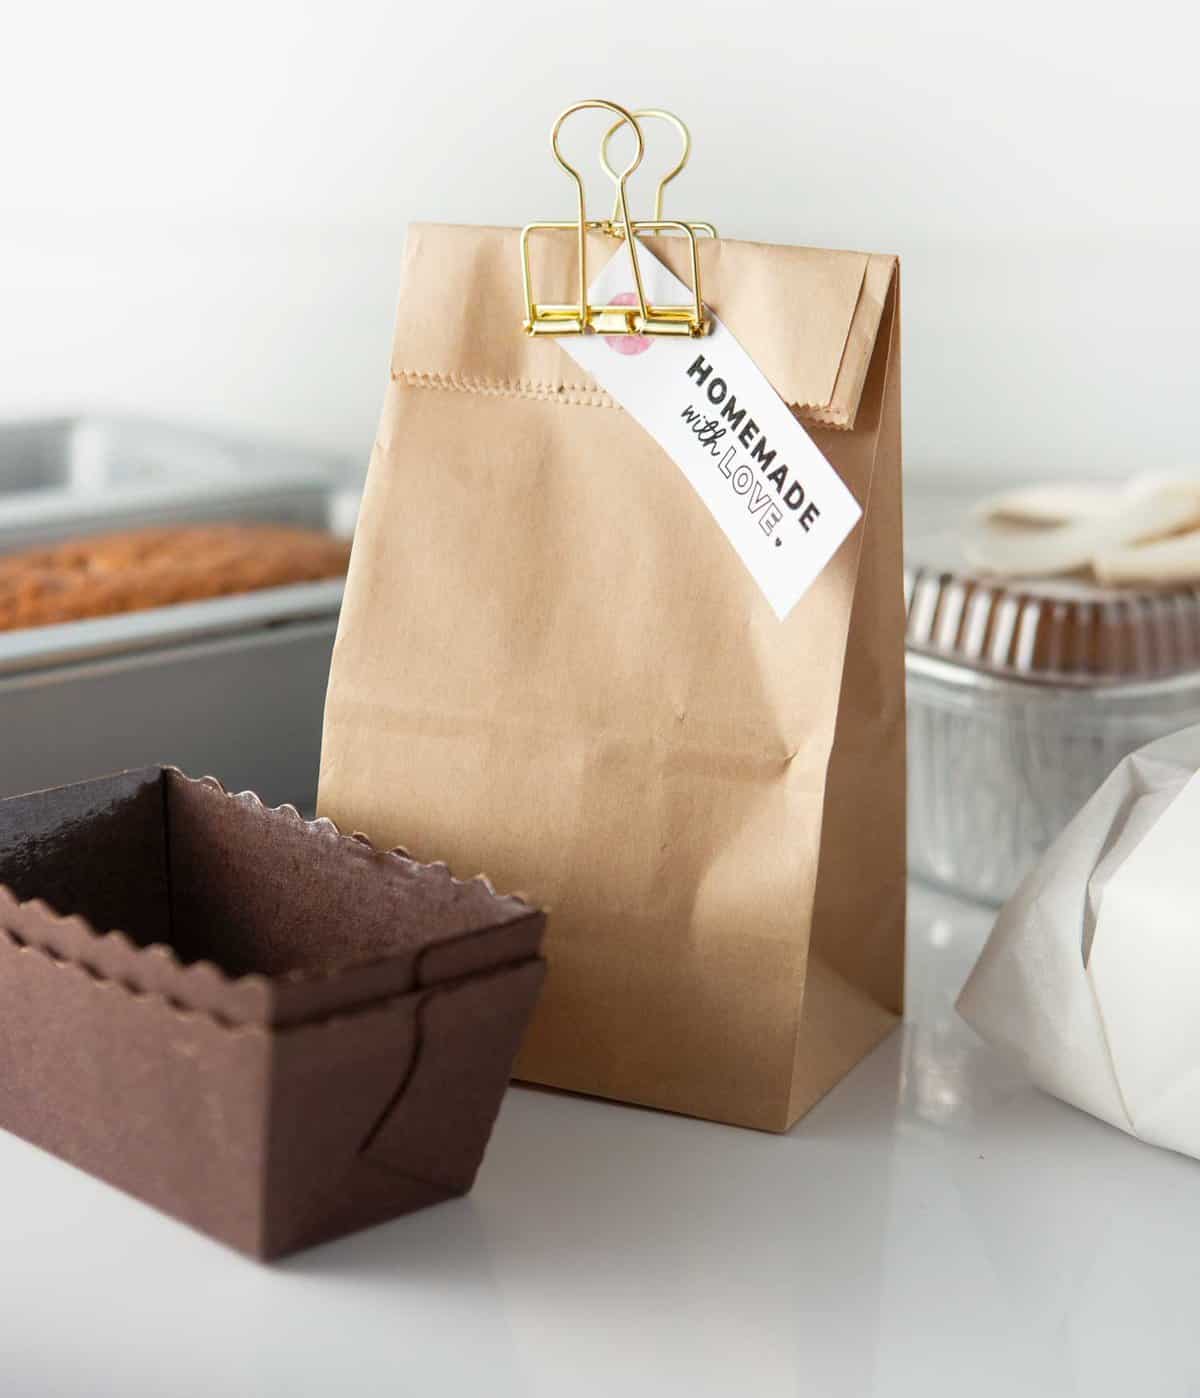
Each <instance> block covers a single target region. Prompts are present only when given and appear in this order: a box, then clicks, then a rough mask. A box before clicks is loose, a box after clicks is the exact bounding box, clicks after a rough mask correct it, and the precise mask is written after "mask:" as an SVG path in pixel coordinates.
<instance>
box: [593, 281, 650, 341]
mask: <svg viewBox="0 0 1200 1398" xmlns="http://www.w3.org/2000/svg"><path fill="white" fill-rule="evenodd" d="M637 303H638V299H637V294H636V293H635V292H632V291H622V292H620V293H619V294H618V295H616V296H614V297H613V298H612V301H611V302H610V303H609V304H610V305H613V306H636V305H637ZM604 343H605V344H606V345H607V346H608V347H609V349H611V350H616V352H617V353H618V354H645V352H646V351H647V350H648V349H649V348H650V346H651V345H652V344H653V343H654V341H653V340H652V339H651V338H650V336H649V335H605V337H604Z"/></svg>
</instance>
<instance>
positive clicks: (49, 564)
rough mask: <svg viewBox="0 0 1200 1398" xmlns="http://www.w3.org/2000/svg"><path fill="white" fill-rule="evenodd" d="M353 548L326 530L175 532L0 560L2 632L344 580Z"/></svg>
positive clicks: (81, 541)
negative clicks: (277, 588) (284, 587)
mask: <svg viewBox="0 0 1200 1398" xmlns="http://www.w3.org/2000/svg"><path fill="white" fill-rule="evenodd" d="M349 556H350V545H349V544H348V543H347V542H346V541H345V540H342V539H338V538H336V537H335V536H334V535H332V534H326V533H324V532H322V531H321V530H318V529H301V528H296V527H293V526H289V525H274V524H204V525H177V526H169V527H162V528H152V529H130V530H125V531H122V532H121V533H118V534H97V535H91V536H82V537H80V538H78V539H69V540H67V541H66V542H64V543H61V544H54V545H51V546H50V547H47V548H40V549H29V550H26V551H23V552H21V553H13V554H8V555H5V556H4V557H0V631H14V630H17V629H19V628H21V627H26V626H47V625H50V624H52V623H54V622H62V621H79V620H81V619H82V618H84V617H98V616H112V615H114V614H116V613H118V612H136V611H143V610H145V609H146V608H148V607H164V606H168V605H170V604H171V603H174V602H197V601H201V600H202V599H204V598H206V597H223V596H229V595H233V594H237V593H241V592H254V591H256V590H257V589H259V588H263V587H278V586H281V585H283V584H286V583H298V582H315V581H318V580H320V579H322V578H335V577H340V576H341V575H342V574H344V573H345V571H346V564H347V562H348V560H349Z"/></svg>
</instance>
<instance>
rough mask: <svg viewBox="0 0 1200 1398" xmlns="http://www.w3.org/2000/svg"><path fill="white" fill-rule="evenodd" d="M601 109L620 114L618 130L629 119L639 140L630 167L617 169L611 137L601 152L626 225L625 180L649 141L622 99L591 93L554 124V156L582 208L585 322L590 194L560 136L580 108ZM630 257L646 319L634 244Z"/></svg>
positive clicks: (583, 319) (583, 313) (583, 315)
mask: <svg viewBox="0 0 1200 1398" xmlns="http://www.w3.org/2000/svg"><path fill="white" fill-rule="evenodd" d="M597 109H598V110H600V111H607V112H613V113H615V114H616V117H617V120H616V123H615V125H614V127H613V130H614V131H615V130H619V129H620V128H621V127H622V126H624V125H625V124H626V123H628V124H629V126H630V127H631V128H632V130H633V135H634V139H635V141H636V145H635V146H634V151H633V158H632V159H631V160H630V161H629V163H628V165H626V167H625V168H624V169H623V170H621V171H620V172H618V171H616V170H614V169H613V168H612V166H611V165H610V164H609V162H608V153H607V144H608V143H607V138H605V142H604V144H603V146H602V148H601V152H600V164H601V165H602V166H603V167H604V172H605V174H607V175H608V176H609V178H610V179H611V180H612V182H613V183H614V184H615V185H616V187H617V198H616V205H615V207H616V209H618V210H619V211H620V214H621V218H622V220H623V221H624V223H625V225H626V226H628V223H629V203H628V199H627V197H626V193H625V181H626V180H627V179H628V178H629V176H630V175H632V174H633V172H634V171H635V170H636V169H637V167H638V166H639V165H640V164H641V163H642V157H643V156H644V155H645V153H646V141H645V138H644V137H643V135H642V128H641V127H640V126H639V125H638V124H637V121H636V120H635V119H634V117H633V115H632V113H630V112H627V111H626V110H625V108H624V107H622V106H620V105H619V104H618V103H616V102H609V101H606V100H605V99H604V98H602V97H588V98H585V99H584V100H583V101H582V102H574V103H572V104H571V106H569V107H568V108H567V109H566V110H565V111H563V112H560V113H559V116H558V120H557V121H556V122H555V123H554V126H553V128H552V129H551V132H550V148H551V150H553V152H554V158H555V160H557V161H558V163H559V165H561V166H562V168H563V169H564V170H565V171H566V172H567V174H568V175H570V177H571V178H572V180H574V181H575V197H576V203H577V206H578V209H579V241H578V252H577V258H576V260H577V262H578V273H579V320H580V324H581V325H586V324H587V318H588V309H587V289H588V276H587V231H588V217H587V196H586V194H585V192H584V187H583V176H582V175H581V174H580V173H579V171H578V170H577V169H576V167H575V166H574V165H572V164H571V162H570V161H569V160H568V159H567V158H566V156H564V155H563V153H562V150H561V148H560V147H559V144H558V136H559V132H560V131H561V130H562V128H563V124H564V122H566V121H567V120H568V118H570V117H572V116H574V115H575V113H576V112H583V111H589V110H597ZM629 260H630V263H631V266H632V269H633V289H634V294H635V295H636V297H637V309H638V314H639V315H640V316H641V318H642V319H643V320H645V319H646V316H647V315H648V313H649V312H648V310H647V306H646V292H645V288H644V287H643V286H642V271H641V268H640V267H639V266H638V263H637V257H636V255H635V253H634V250H633V247H632V246H630V249H629Z"/></svg>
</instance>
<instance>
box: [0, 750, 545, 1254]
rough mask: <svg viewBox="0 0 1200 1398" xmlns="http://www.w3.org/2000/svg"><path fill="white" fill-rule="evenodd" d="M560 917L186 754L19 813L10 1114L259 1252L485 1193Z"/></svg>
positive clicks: (20, 1128)
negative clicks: (312, 815) (200, 773)
mask: <svg viewBox="0 0 1200 1398" xmlns="http://www.w3.org/2000/svg"><path fill="white" fill-rule="evenodd" d="M544 921H545V919H544V916H543V914H542V913H541V912H540V911H538V910H537V909H536V908H533V907H531V906H530V905H529V904H528V903H526V902H524V901H523V900H522V899H520V898H517V897H502V896H500V895H498V894H496V893H495V892H494V891H493V890H492V888H491V887H490V885H488V883H487V882H486V881H485V880H484V879H482V878H477V879H473V880H470V881H466V882H463V881H460V880H457V879H455V878H452V877H451V875H450V873H449V871H448V870H447V869H446V868H445V866H444V865H437V864H434V865H423V864H418V863H416V862H415V861H414V860H411V859H409V858H408V857H407V856H405V855H404V854H403V852H402V851H390V852H381V851H377V850H375V849H374V848H372V846H371V845H370V844H369V843H368V842H367V841H366V840H365V839H363V837H361V836H347V835H342V834H341V833H340V832H339V831H338V830H337V828H336V827H335V826H334V825H333V823H332V822H331V821H328V820H316V821H306V820H304V819H302V817H301V816H300V815H299V814H297V812H296V811H294V810H293V809H291V808H290V807H287V806H284V807H280V808H279V809H277V810H268V809H267V808H266V807H264V806H263V805H262V804H261V802H260V801H259V800H258V798H257V797H255V796H253V795H251V794H250V793H242V794H241V795H232V794H229V793H227V792H226V791H225V790H224V789H223V788H222V787H221V785H220V784H219V783H218V782H216V781H215V780H213V779H212V778H211V777H206V778H204V779H203V780H200V781H195V780H192V779H190V778H188V777H185V776H184V775H183V774H182V773H181V772H179V771H178V770H176V769H175V768H171V767H147V768H143V769H141V770H138V771H131V772H122V773H119V774H117V775H114V776H110V777H101V778H98V779H97V780H94V781H86V782H80V783H78V784H77V785H74V786H65V787H59V788H57V789H55V790H52V791H42V792H35V793H33V794H31V795H28V796H16V797H11V798H9V799H8V800H5V801H0V1126H3V1127H5V1128H7V1129H8V1130H10V1131H13V1132H15V1133H16V1134H18V1135H20V1136H23V1137H25V1139H26V1140H29V1141H32V1142H33V1143H34V1144H35V1145H38V1146H41V1147H43V1148H44V1149H46V1150H49V1151H53V1152H54V1154H55V1155H58V1156H61V1157H62V1158H63V1159H64V1160H67V1161H70V1162H71V1163H72V1164H74V1165H78V1166H79V1167H80V1168H82V1169H84V1170H87V1171H89V1172H90V1173H92V1174H94V1175H97V1176H99V1177H100V1178H101V1179H103V1180H106V1181H108V1182H109V1183H110V1184H114V1185H116V1186H118V1187H119V1188H121V1189H124V1190H127V1191H128V1192H129V1193H130V1194H134V1195H136V1196H137V1197H138V1198H139V1199H143V1200H145V1201H146V1202H147V1203H149V1204H153V1205H154V1206H155V1207H156V1208H159V1209H162V1210H164V1211H165V1212H166V1213H169V1214H172V1215H174V1216H175V1217H176V1218H178V1219H181V1220H182V1221H183V1222H185V1223H188V1224H191V1225H192V1226H193V1227H195V1228H198V1229H200V1230H202V1231H203V1232H205V1233H208V1234H211V1235H212V1236H213V1237H214V1238H218V1239H220V1240H221V1241H222V1242H225V1243H228V1244H230V1245H232V1246H233V1247H235V1248H239V1249H241V1250H242V1251H244V1252H247V1253H250V1254H252V1255H254V1256H257V1257H264V1258H268V1257H278V1256H281V1255H282V1254H284V1253H287V1252H291V1251H294V1250H295V1249H297V1248H302V1247H306V1246H308V1245H310V1244H312V1243H317V1242H321V1241H324V1240H326V1239H329V1238H333V1237H336V1236H338V1235H340V1234H343V1233H348V1232H351V1231H353V1230H354V1229H357V1228H362V1227H365V1226H366V1225H369V1224H372V1223H377V1222H380V1221H382V1220H384V1219H388V1218H392V1217H395V1216H396V1215H399V1214H404V1213H407V1212H409V1211H410V1210H413V1209H418V1208H422V1207H423V1206H424V1205H426V1204H433V1203H437V1202H438V1201H440V1200H443V1199H448V1198H450V1197H452V1196H454V1195H459V1194H464V1193H466V1191H467V1190H469V1189H470V1187H471V1184H472V1182H473V1181H474V1178H475V1173H476V1171H477V1169H478V1167H479V1163H480V1161H481V1159H482V1158H483V1152H484V1149H485V1147H486V1145H487V1141H488V1137H489V1135H490V1134H491V1130H492V1125H493V1123H494V1121H495V1118H496V1113H497V1111H498V1110H499V1106H500V1100H501V1098H502V1096H503V1094H504V1090H505V1086H506V1084H507V1082H508V1077H509V1073H510V1070H511V1067H512V1061H513V1058H514V1056H515V1054H516V1051H517V1046H518V1043H519V1040H520V1037H521V1034H522V1031H523V1030H524V1027H525V1024H526V1021H527V1020H528V1017H529V1014H530V1011H531V1010H532V1008H533V1004H534V1001H535V999H536V997H537V993H538V989H539V987H540V985H541V981H542V976H543V972H544V963H543V961H542V960H541V957H540V956H539V954H538V949H539V946H540V942H541V936H542V931H543V926H544ZM115 929H120V930H115Z"/></svg>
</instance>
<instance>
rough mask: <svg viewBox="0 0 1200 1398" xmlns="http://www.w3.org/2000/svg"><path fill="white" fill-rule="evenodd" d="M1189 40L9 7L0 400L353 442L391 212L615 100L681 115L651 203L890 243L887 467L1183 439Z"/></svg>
mask: <svg viewBox="0 0 1200 1398" xmlns="http://www.w3.org/2000/svg"><path fill="white" fill-rule="evenodd" d="M1198 37H1200V34H1198V30H1197V21H1196V19H1195V18H1194V17H1193V11H1192V7H1185V6H1184V5H1182V4H1167V3H1163V0H1149V3H1142V4H1139V5H1137V6H1128V5H1122V6H1120V7H1110V6H1107V5H1104V4H1102V3H1099V0H1093V3H1088V4H1067V3H1061V0H1059V2H1058V3H1054V2H1053V0H1052V2H1051V3H1042V4H1037V5H1025V4H1022V3H1006V4H1004V5H995V4H989V5H979V4H974V3H970V2H969V0H929V2H928V3H925V4H923V5H904V6H901V5H894V6H893V5H884V4H868V3H849V4H838V3H829V4H825V5H821V6H815V5H806V4H803V3H797V0H779V3H774V4H769V3H759V4H756V3H730V0H725V2H724V3H719V4H713V3H708V0H696V3H691V4H667V3H657V4H650V3H643V4H641V5H638V6H629V5H618V4H615V3H610V4H605V5H596V4H586V5H576V4H570V3H568V2H567V0H559V3H555V4H550V3H546V0H521V3H520V4H503V3H500V0H490V3H487V4H477V3H472V0H428V3H425V4H423V5H421V6H412V5H404V4H400V3H396V0H338V3H323V2H322V3H311V0H290V3H287V4H274V3H264V0H241V3H237V4H232V5H231V4H224V3H209V4H206V5H204V6H187V7H185V6H182V5H178V4H170V3H164V0H156V3H122V2H121V0H108V3H105V4H95V3H91V0H89V3H86V4H81V3H67V4H64V3H52V2H51V0H39V3H37V4H34V3H25V4H23V5H21V6H20V7H18V6H15V5H14V6H10V7H8V8H6V9H5V13H4V20H3V26H2V39H0V417H11V416H15V415H20V414H23V413H28V412H39V411H44V410H73V409H78V408H80V407H87V406H90V407H100V408H123V409H128V410H140V411H149V412H152V413H154V414H157V415H159V416H163V417H170V418H179V419H183V420H187V421H192V422H197V423H202V424H203V423H211V424H220V425H232V426H234V427H238V428H246V429H251V430H253V431H256V432H259V433H264V432H265V433H269V434H273V435H277V436H282V437H284V438H289V437H290V438H294V439H296V440H299V441H302V442H307V443H313V444H318V445H324V446H331V447H335V448H338V449H345V450H346V451H347V452H349V453H350V454H352V455H355V456H359V457H365V454H366V451H367V449H368V447H369V444H370V441H371V438H372V434H373V431H374V427H375V421H376V416H377V412H378V406H379V400H380V396H381V392H382V388H383V384H384V380H385V370H386V361H387V349H388V339H389V334H390V326H391V318H392V309H393V298H394V293H395V287H396V279H397V269H398V264H399V257H400V251H401V246H402V241H403V236H404V227H405V224H406V222H407V221H408V220H410V219H414V218H418V219H439V220H453V221H463V222H493V223H522V222H524V221H526V220H528V219H532V218H547V217H556V216H557V217H562V216H565V215H566V214H568V213H569V211H570V188H569V186H568V185H567V183H566V181H565V180H564V178H563V176H562V175H561V174H560V173H559V172H558V171H557V170H556V168H555V167H554V166H553V164H552V163H551V160H550V157H549V154H548V151H547V146H546V135H547V131H548V128H549V125H550V122H551V119H552V118H553V116H554V115H555V113H556V112H557V111H558V110H559V108H560V107H562V106H564V105H565V104H566V103H567V102H569V101H572V100H574V99H576V98H579V97H583V96H611V97H613V98H615V99H616V100H618V101H621V102H625V103H627V104H629V105H631V106H633V105H641V104H646V105H650V104H658V105H665V106H668V107H672V108H675V109H676V110H678V111H679V112H680V113H681V114H682V115H684V116H685V118H686V119H687V120H688V121H689V122H690V124H691V126H692V128H693V132H694V136H695V141H696V150H695V155H694V159H693V164H692V167H691V169H690V170H689V172H688V174H687V175H686V176H685V177H683V179H681V181H680V182H679V183H678V184H677V185H676V186H673V187H672V197H673V204H672V207H673V209H674V211H676V212H677V213H679V214H681V215H683V216H686V217H693V218H710V219H712V220H714V221H715V222H716V223H717V225H718V226H719V228H720V229H721V230H722V232H724V233H726V234H728V235H731V236H740V237H752V238H762V239H769V240H779V241H790V242H807V243H817V244H825V245H830V246H850V247H859V248H866V249H871V250H878V251H889V252H891V251H894V252H898V253H900V254H901V255H902V257H903V259H904V295H905V300H904V320H905V346H904V353H905V375H906V381H905V392H906V404H905V412H906V422H905V428H906V447H907V458H908V461H909V464H910V466H913V467H917V468H920V467H930V466H933V467H940V468H944V469H948V470H955V471H957V470H962V471H970V470H975V469H981V468H988V467H992V468H1000V469H1006V470H1012V471H1014V472H1015V473H1017V474H1020V475H1025V476H1028V475H1038V474H1041V473H1043V472H1045V471H1047V470H1055V471H1057V470H1067V469H1074V470H1078V471H1086V470H1088V469H1089V468H1094V467H1104V468H1106V469H1123V468H1126V467H1133V466H1171V465H1186V464H1189V459H1190V461H1191V462H1193V463H1194V461H1195V448H1194V446H1193V444H1194V443H1195V442H1196V441H1197V439H1198V438H1200V405H1198V402H1197V399H1198V396H1200V395H1198V394H1197V377H1198V376H1197V355H1196V346H1195V327H1196V321H1197V310H1198V308H1200V292H1198V290H1197V280H1198V273H1200V267H1198V258H1197V252H1198V250H1200V238H1198V236H1197V235H1198V233H1200V182H1198V180H1197V176H1196V171H1195V157H1196V149H1195V148H1196V144H1197V131H1198V127H1200V122H1198V116H1200V99H1198V97H1197V91H1198V88H1200V84H1198V83H1197V80H1196V73H1195V69H1196V48H1197V40H1198ZM585 134H587V135H589V136H590V134H591V133H585ZM581 139H582V137H581ZM659 139H660V140H665V139H666V138H665V135H664V136H660V138H659ZM657 149H658V154H659V156H660V158H661V159H663V160H665V154H664V152H665V147H664V146H659V147H658V148H657ZM654 159H655V152H654V150H653V149H652V150H651V152H650V154H649V156H648V161H647V163H648V164H649V163H651V162H652V161H653V160H654ZM594 187H595V189H596V196H595V197H596V200H597V203H598V204H599V203H600V202H601V201H602V198H603V190H602V189H601V186H600V181H599V177H597V182H596V185H595V186H594ZM676 191H677V192H676ZM475 309H476V311H477V313H478V314H480V315H486V313H487V308H486V307H485V306H480V307H477V308H475Z"/></svg>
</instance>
